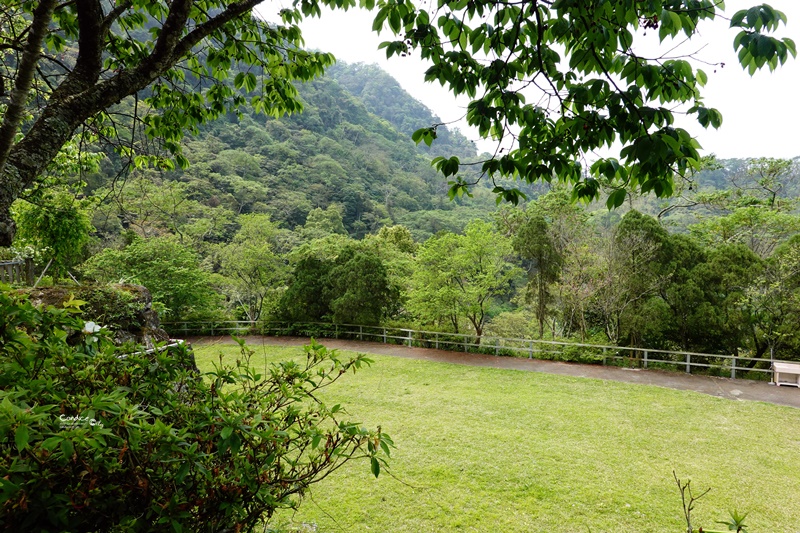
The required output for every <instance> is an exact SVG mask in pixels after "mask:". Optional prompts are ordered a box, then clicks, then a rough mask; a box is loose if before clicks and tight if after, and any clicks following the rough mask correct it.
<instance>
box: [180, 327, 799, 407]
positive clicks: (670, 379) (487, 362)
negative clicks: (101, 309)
mask: <svg viewBox="0 0 800 533" xmlns="http://www.w3.org/2000/svg"><path fill="white" fill-rule="evenodd" d="M187 340H188V341H189V342H191V343H193V344H200V345H208V344H216V343H221V344H229V343H233V340H232V339H231V338H230V337H194V338H190V339H187ZM308 340H309V339H308V338H306V337H257V336H253V337H248V338H247V343H248V344H250V345H263V346H302V345H303V344H307V343H308ZM317 341H319V342H320V343H322V344H324V345H325V346H327V347H328V348H336V349H340V350H350V351H354V352H365V353H372V354H380V355H390V356H395V357H406V358H410V359H423V360H426V361H438V362H443V363H453V364H459V365H471V366H486V367H492V368H504V369H511V370H523V371H528V372H545V373H548V374H561V375H565V376H577V377H584V378H594V379H607V380H612V381H625V382H628V383H640V384H644V385H655V386H658V387H667V388H671V389H680V390H692V391H695V392H700V393H703V394H710V395H711V396H718V397H720V398H728V399H730V400H754V401H761V402H769V403H774V404H778V405H788V406H790V407H797V408H800V389H798V388H797V387H785V386H781V387H776V386H775V385H770V384H768V383H765V382H763V381H752V380H746V379H730V378H721V377H713V376H698V375H693V374H686V373H684V372H669V371H665V370H642V369H629V368H619V367H613V366H601V365H582V364H576V363H561V362H555V361H540V360H538V359H522V358H517V357H495V356H492V355H485V354H475V353H463V352H450V351H445V350H434V349H431V348H410V347H408V346H398V345H394V344H382V343H378V342H366V341H351V340H340V339H317Z"/></svg>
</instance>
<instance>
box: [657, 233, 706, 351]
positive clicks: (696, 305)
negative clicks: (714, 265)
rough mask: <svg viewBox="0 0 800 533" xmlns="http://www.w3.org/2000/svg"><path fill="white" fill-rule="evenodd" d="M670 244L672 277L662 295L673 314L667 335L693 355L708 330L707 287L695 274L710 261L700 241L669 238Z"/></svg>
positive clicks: (669, 262)
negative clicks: (706, 315)
mask: <svg viewBox="0 0 800 533" xmlns="http://www.w3.org/2000/svg"><path fill="white" fill-rule="evenodd" d="M669 240H670V245H669V248H670V256H669V258H668V264H667V267H666V270H667V272H668V273H669V274H668V276H669V277H668V279H667V281H666V283H664V284H662V285H660V287H659V295H660V297H661V299H662V300H663V301H664V302H665V303H666V305H667V307H669V309H670V312H671V316H670V319H669V323H668V324H667V330H668V332H667V335H668V336H669V337H670V338H671V339H672V341H673V342H675V343H676V344H677V345H678V346H679V347H680V348H681V349H682V350H687V351H691V350H692V349H696V348H697V346H698V341H699V339H701V338H702V337H703V336H704V333H705V330H706V328H707V327H709V324H708V323H707V321H706V319H705V318H706V317H705V316H704V312H703V309H704V308H705V306H706V304H707V299H706V287H705V286H704V283H703V279H702V278H701V277H700V276H699V275H698V273H697V272H696V271H695V269H697V268H698V267H699V266H700V265H703V264H704V263H705V262H706V261H707V255H708V254H707V249H706V248H704V247H703V246H702V244H701V243H700V241H698V240H697V239H694V238H692V237H690V236H688V235H681V234H677V235H670V237H669Z"/></svg>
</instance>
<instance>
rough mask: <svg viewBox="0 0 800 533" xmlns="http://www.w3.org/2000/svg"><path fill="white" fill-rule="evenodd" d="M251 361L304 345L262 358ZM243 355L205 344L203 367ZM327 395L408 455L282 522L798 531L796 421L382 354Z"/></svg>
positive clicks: (799, 443)
mask: <svg viewBox="0 0 800 533" xmlns="http://www.w3.org/2000/svg"><path fill="white" fill-rule="evenodd" d="M253 348H254V349H255V350H256V352H257V356H256V357H255V358H254V359H253V363H252V364H258V365H261V364H264V363H265V362H268V361H278V360H282V359H286V358H289V357H293V356H296V355H297V354H299V353H300V349H299V348H274V347H258V346H253ZM220 352H222V353H223V354H224V357H225V359H226V360H229V361H232V360H233V359H235V358H236V356H237V355H238V347H236V346H216V347H196V353H197V358H198V364H199V365H200V367H201V368H202V369H204V370H206V369H210V368H211V362H212V361H213V360H216V359H217V354H219V353H220ZM372 358H373V359H374V360H375V364H374V365H373V366H372V367H370V368H368V369H366V370H364V371H362V372H360V373H358V374H356V375H355V376H347V378H346V380H344V381H342V382H340V383H339V384H337V385H335V386H334V387H332V388H331V389H329V390H328V391H327V392H326V398H327V399H328V400H329V401H330V402H331V403H341V404H342V405H344V406H346V407H347V409H348V411H349V412H350V413H351V415H352V419H353V420H357V421H360V422H363V423H364V424H365V425H367V426H373V427H374V426H377V425H381V426H382V427H383V429H384V431H386V432H387V433H389V434H390V435H391V436H392V438H393V439H394V441H395V444H396V445H397V449H396V450H394V452H393V456H392V460H391V473H392V475H391V476H390V475H387V474H386V473H382V474H381V476H380V478H378V479H375V478H373V477H372V476H371V474H370V473H369V465H368V464H367V463H351V464H349V465H348V466H347V467H345V468H343V469H342V470H340V471H339V472H337V473H336V474H334V475H333V476H331V477H330V478H328V479H327V480H325V481H324V482H322V483H320V484H319V485H317V486H316V487H315V488H314V490H313V492H312V494H311V496H310V497H309V498H307V499H306V501H304V502H303V504H302V505H301V508H300V510H299V512H297V513H296V514H283V515H281V516H280V517H279V519H280V520H282V521H285V522H289V523H293V524H304V523H305V524H315V525H316V526H317V527H318V529H317V531H320V532H337V531H347V532H361V531H381V532H409V533H411V532H414V533H419V532H426V533H427V532H446V531H475V532H478V531H479V532H586V533H588V532H612V531H613V532H649V531H652V532H668V531H672V532H680V531H685V523H684V522H683V519H682V511H681V503H680V494H679V492H678V490H677V487H676V485H675V481H674V479H673V477H672V472H673V470H674V471H676V472H677V473H678V475H679V476H680V477H681V478H691V479H692V485H693V487H694V489H695V493H700V492H702V490H703V489H705V488H707V487H711V492H709V493H708V494H707V495H706V496H705V497H704V498H703V499H702V500H701V501H700V503H698V504H697V507H696V510H695V512H694V517H695V519H694V525H695V527H697V526H703V527H705V528H706V529H708V528H712V529H725V528H724V526H720V525H718V524H715V521H717V520H722V519H724V518H726V517H727V514H728V513H727V511H728V510H729V509H734V508H736V509H739V510H743V511H749V512H750V515H749V516H748V519H747V524H748V525H749V531H750V532H751V533H759V532H762V533H767V532H769V533H776V532H786V533H797V532H798V531H800V518H798V514H797V512H798V510H800V412H799V411H798V410H797V409H793V408H789V407H782V406H776V405H770V404H764V403H758V402H746V401H731V400H725V399H719V398H714V397H711V396H706V395H702V394H698V393H693V392H686V391H677V390H670V389H663V388H659V387H653V386H644V385H634V384H626V383H616V382H610V381H600V380H593V379H584V378H571V377H564V376H555V375H548V374H539V373H534V372H521V371H512V370H498V369H492V368H477V367H465V366H460V365H451V364H441V363H432V362H426V361H415V360H408V359H401V358H392V357H385V356H378V355H375V356H373V357H372ZM798 393H800V392H798Z"/></svg>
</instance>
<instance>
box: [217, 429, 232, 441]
mask: <svg viewBox="0 0 800 533" xmlns="http://www.w3.org/2000/svg"><path fill="white" fill-rule="evenodd" d="M232 434H233V427H231V426H227V427H225V428H223V429H222V432H221V433H220V436H221V437H222V438H223V439H227V438H228V437H230V436H231V435H232Z"/></svg>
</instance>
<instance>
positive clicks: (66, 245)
mask: <svg viewBox="0 0 800 533" xmlns="http://www.w3.org/2000/svg"><path fill="white" fill-rule="evenodd" d="M31 200H32V201H33V202H35V203H31V202H28V201H24V200H19V201H18V202H16V203H15V204H14V215H15V216H14V218H15V219H16V221H17V226H18V228H19V233H18V237H19V242H18V244H19V245H22V246H24V245H31V246H33V247H34V248H35V249H37V251H38V252H39V253H38V254H37V255H39V256H40V257H42V260H43V261H45V262H46V263H47V262H49V263H50V268H49V269H48V272H49V273H50V274H51V275H52V276H53V279H54V280H60V279H62V278H64V277H65V276H66V275H67V271H68V270H69V269H70V268H72V267H73V266H74V265H76V264H78V263H80V262H82V261H83V260H84V259H85V258H86V255H87V253H88V250H87V246H88V244H89V241H90V235H91V234H92V233H93V232H94V231H95V228H94V226H93V225H92V222H91V215H90V212H91V208H92V202H91V201H90V200H87V199H78V198H76V197H75V194H74V193H73V192H71V191H68V190H65V189H51V190H48V191H43V192H42V193H41V194H39V195H37V197H36V198H32V199H31ZM41 266H42V267H44V266H45V265H44V264H43V265H41Z"/></svg>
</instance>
